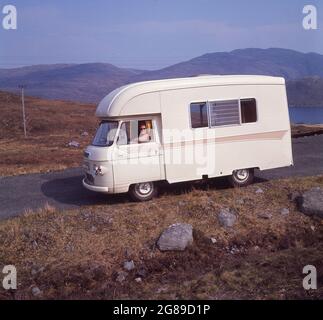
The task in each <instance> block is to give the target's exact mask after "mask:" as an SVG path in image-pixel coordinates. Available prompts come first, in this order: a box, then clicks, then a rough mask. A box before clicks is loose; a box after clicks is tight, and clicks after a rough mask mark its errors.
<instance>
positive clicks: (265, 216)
mask: <svg viewBox="0 0 323 320" xmlns="http://www.w3.org/2000/svg"><path fill="white" fill-rule="evenodd" d="M258 217H259V218H261V219H265V220H269V219H271V218H272V217H273V215H272V214H271V213H269V212H261V213H259V214H258Z"/></svg>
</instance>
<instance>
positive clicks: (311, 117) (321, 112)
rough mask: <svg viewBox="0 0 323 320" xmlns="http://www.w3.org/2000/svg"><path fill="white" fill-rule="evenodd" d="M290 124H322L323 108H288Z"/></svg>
mask: <svg viewBox="0 0 323 320" xmlns="http://www.w3.org/2000/svg"><path fill="white" fill-rule="evenodd" d="M289 116H290V121H291V123H295V124H297V123H304V124H323V108H321V107H317V108H312V107H304V108H303V107H299V108H289Z"/></svg>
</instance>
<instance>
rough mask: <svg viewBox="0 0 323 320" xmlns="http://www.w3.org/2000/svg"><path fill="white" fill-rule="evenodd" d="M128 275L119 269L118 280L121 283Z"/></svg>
mask: <svg viewBox="0 0 323 320" xmlns="http://www.w3.org/2000/svg"><path fill="white" fill-rule="evenodd" d="M127 276H128V273H127V272H124V271H119V272H118V274H117V278H116V281H117V282H120V283H121V282H123V281H125V280H126V278H127Z"/></svg>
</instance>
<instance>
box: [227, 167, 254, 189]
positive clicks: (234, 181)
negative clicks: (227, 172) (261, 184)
mask: <svg viewBox="0 0 323 320" xmlns="http://www.w3.org/2000/svg"><path fill="white" fill-rule="evenodd" d="M253 179H254V170H253V169H241V170H235V171H233V172H232V175H231V176H230V177H229V182H230V184H231V185H232V186H233V187H245V186H248V185H249V184H251V183H252V182H253Z"/></svg>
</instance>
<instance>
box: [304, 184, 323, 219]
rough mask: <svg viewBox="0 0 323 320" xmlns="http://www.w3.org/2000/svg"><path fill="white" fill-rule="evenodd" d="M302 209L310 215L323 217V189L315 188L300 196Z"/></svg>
mask: <svg viewBox="0 0 323 320" xmlns="http://www.w3.org/2000/svg"><path fill="white" fill-rule="evenodd" d="M300 210H301V212H303V213H304V214H306V215H308V216H318V217H320V218H322V219H323V189H321V188H319V187H318V188H313V189H311V190H309V191H307V192H305V193H304V194H303V195H302V196H301V197H300Z"/></svg>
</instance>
